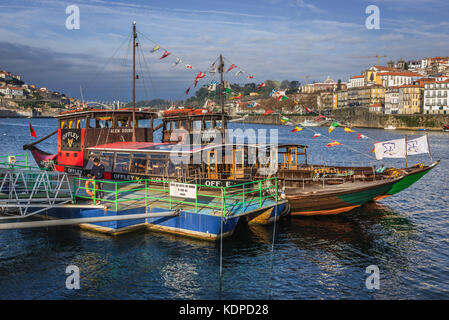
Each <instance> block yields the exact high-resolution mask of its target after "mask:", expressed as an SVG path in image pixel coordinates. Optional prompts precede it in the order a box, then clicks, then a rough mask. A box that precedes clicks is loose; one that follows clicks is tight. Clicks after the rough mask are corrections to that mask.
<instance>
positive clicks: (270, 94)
mask: <svg viewBox="0 0 449 320" xmlns="http://www.w3.org/2000/svg"><path fill="white" fill-rule="evenodd" d="M276 92H278V91H277V90H276V89H272V90H271V91H270V93H269V94H268V95H269V96H270V97H272V96H273V94H275V93H276Z"/></svg>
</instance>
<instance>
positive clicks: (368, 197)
mask: <svg viewBox="0 0 449 320" xmlns="http://www.w3.org/2000/svg"><path fill="white" fill-rule="evenodd" d="M395 181H396V180H391V181H388V182H380V183H379V182H378V183H372V184H371V185H369V186H367V187H364V188H356V187H354V188H351V189H349V190H345V191H340V192H333V193H324V192H322V193H319V192H317V193H315V194H313V193H312V194H308V195H287V197H286V198H287V200H288V201H289V203H290V206H291V215H293V216H315V215H333V214H341V213H345V212H348V211H351V210H353V209H355V208H357V207H360V206H362V205H364V204H365V203H367V202H370V201H372V200H374V199H375V198H376V197H379V196H381V195H383V194H385V193H386V192H388V191H389V190H390V189H391V188H392V185H393V184H394V182H395Z"/></svg>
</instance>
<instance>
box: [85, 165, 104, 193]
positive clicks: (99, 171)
mask: <svg viewBox="0 0 449 320" xmlns="http://www.w3.org/2000/svg"><path fill="white" fill-rule="evenodd" d="M104 170H105V169H104V165H103V164H102V163H101V162H100V159H98V158H95V159H94V165H93V166H92V169H91V170H90V174H88V175H87V176H88V177H89V178H94V179H95V180H102V179H104ZM95 189H96V190H103V183H102V182H97V181H95ZM103 197H104V191H97V193H96V195H95V198H97V199H103Z"/></svg>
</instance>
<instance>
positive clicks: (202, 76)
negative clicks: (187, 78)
mask: <svg viewBox="0 0 449 320" xmlns="http://www.w3.org/2000/svg"><path fill="white" fill-rule="evenodd" d="M205 76H206V74H205V73H202V72H201V71H200V73H198V74H197V76H196V78H195V80H198V79H201V78H204V77H205Z"/></svg>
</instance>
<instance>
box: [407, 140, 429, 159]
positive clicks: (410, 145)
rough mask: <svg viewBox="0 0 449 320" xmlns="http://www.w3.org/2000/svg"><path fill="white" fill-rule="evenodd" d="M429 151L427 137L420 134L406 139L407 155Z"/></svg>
mask: <svg viewBox="0 0 449 320" xmlns="http://www.w3.org/2000/svg"><path fill="white" fill-rule="evenodd" d="M421 153H429V144H428V143H427V137H426V136H422V137H419V138H416V139H413V140H407V155H415V154H421Z"/></svg>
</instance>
